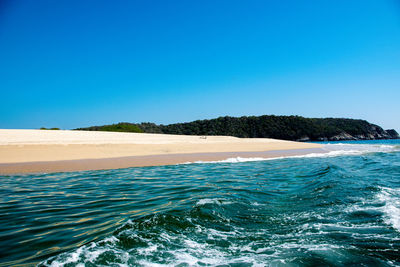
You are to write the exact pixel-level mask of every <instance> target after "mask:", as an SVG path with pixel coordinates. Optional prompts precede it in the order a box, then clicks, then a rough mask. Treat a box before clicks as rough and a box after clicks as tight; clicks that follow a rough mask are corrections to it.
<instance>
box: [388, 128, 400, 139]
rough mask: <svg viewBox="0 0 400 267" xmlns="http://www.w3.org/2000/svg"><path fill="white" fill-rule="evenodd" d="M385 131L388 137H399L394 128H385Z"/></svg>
mask: <svg viewBox="0 0 400 267" xmlns="http://www.w3.org/2000/svg"><path fill="white" fill-rule="evenodd" d="M386 133H387V134H388V135H389V136H390V139H400V135H399V134H398V132H396V130H395V129H389V130H386Z"/></svg>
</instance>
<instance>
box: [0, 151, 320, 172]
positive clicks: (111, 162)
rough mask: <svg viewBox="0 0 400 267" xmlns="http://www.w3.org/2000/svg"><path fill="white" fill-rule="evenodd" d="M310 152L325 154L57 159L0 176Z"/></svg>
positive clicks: (5, 168) (15, 166) (20, 165)
mask: <svg viewBox="0 0 400 267" xmlns="http://www.w3.org/2000/svg"><path fill="white" fill-rule="evenodd" d="M310 153H321V154H323V153H326V151H325V150H323V149H322V148H306V149H287V150H269V151H252V152H242V151H241V152H213V153H185V154H159V155H143V156H128V157H117V158H98V159H78V160H58V161H36V162H17V163H0V175H18V174H30V173H57V172H75V171H90V170H110V169H124V168H132V167H150V166H166V165H178V164H185V163H195V162H196V161H204V163H207V162H208V161H211V162H212V161H221V160H226V159H229V158H237V157H241V158H264V159H266V160H267V159H273V158H280V157H290V156H302V155H307V154H310Z"/></svg>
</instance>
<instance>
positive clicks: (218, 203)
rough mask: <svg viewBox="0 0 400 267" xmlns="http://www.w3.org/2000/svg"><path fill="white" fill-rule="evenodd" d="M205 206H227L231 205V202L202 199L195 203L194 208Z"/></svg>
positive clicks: (217, 199)
mask: <svg viewBox="0 0 400 267" xmlns="http://www.w3.org/2000/svg"><path fill="white" fill-rule="evenodd" d="M206 204H217V205H229V204H232V201H229V200H225V199H221V198H203V199H200V200H199V201H197V203H196V206H202V205H206Z"/></svg>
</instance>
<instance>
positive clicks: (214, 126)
mask: <svg viewBox="0 0 400 267" xmlns="http://www.w3.org/2000/svg"><path fill="white" fill-rule="evenodd" d="M76 130H85V131H112V132H137V133H162V134H177V135H211V136H212V135H223V136H235V137H240V138H274V139H282V140H290V141H300V142H306V141H342V140H375V139H399V138H400V136H399V134H398V133H397V131H396V130H394V129H388V130H384V129H382V127H380V126H378V125H375V124H372V123H369V122H368V121H365V120H356V119H345V118H304V117H301V116H274V115H264V116H249V117H246V116H244V117H228V116H227V117H219V118H216V119H211V120H197V121H193V122H186V123H175V124H169V125H157V124H155V123H149V122H145V123H128V122H121V123H117V124H111V125H103V126H91V127H85V128H78V129H76Z"/></svg>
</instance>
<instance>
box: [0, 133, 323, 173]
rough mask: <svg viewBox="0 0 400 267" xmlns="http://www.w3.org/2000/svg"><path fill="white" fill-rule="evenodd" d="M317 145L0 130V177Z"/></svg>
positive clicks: (305, 149) (267, 153)
mask: <svg viewBox="0 0 400 267" xmlns="http://www.w3.org/2000/svg"><path fill="white" fill-rule="evenodd" d="M320 148H321V145H319V144H311V143H300V142H292V141H284V140H277V139H268V138H236V137H230V136H187V135H167V134H145V133H121V132H97V131H96V132H94V131H69V130H8V129H0V173H1V174H8V173H25V172H54V171H78V170H96V169H113V168H126V167H135V166H154V165H166V164H178V163H185V162H188V161H199V160H202V161H209V160H223V159H226V158H231V157H265V158H270V157H278V156H285V155H301V154H305V153H310V152H322V150H321V149H320Z"/></svg>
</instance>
